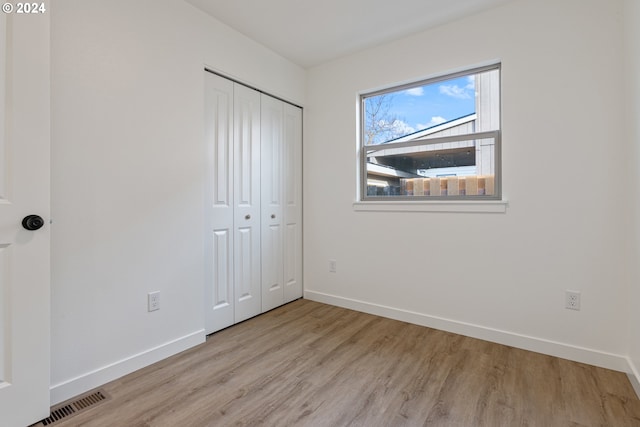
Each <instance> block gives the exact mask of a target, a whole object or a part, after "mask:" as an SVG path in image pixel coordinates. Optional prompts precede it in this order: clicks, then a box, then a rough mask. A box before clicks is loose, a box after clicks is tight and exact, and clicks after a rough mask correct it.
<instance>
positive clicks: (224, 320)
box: [205, 72, 234, 333]
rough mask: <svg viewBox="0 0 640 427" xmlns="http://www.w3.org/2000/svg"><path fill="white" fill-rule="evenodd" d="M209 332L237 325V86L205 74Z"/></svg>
mask: <svg viewBox="0 0 640 427" xmlns="http://www.w3.org/2000/svg"><path fill="white" fill-rule="evenodd" d="M205 140H206V148H207V162H208V165H209V167H208V168H207V176H206V193H205V194H206V196H205V197H206V204H207V207H208V208H207V215H206V218H205V224H206V225H205V226H206V232H205V238H206V245H205V256H206V257H207V259H208V260H209V261H208V262H207V265H208V266H209V268H208V269H207V271H206V272H205V281H206V282H205V283H206V285H205V310H206V311H205V322H206V325H205V329H206V331H207V333H211V332H214V331H216V330H219V329H222V328H225V327H227V326H229V325H231V324H233V320H234V311H233V282H234V272H233V253H234V247H233V243H234V242H233V234H234V228H233V210H234V200H233V196H234V192H233V173H234V167H233V83H232V82H230V81H229V80H226V79H223V78H221V77H219V76H216V75H213V74H210V73H206V72H205Z"/></svg>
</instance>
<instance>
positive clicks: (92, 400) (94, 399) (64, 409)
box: [32, 390, 109, 427]
mask: <svg viewBox="0 0 640 427" xmlns="http://www.w3.org/2000/svg"><path fill="white" fill-rule="evenodd" d="M108 398H109V395H108V394H106V393H105V392H104V391H102V390H98V391H94V392H91V393H90V394H85V395H82V396H80V397H77V398H75V399H73V400H71V401H67V402H63V403H61V404H60V405H57V406H54V407H53V408H51V415H50V416H49V417H48V418H45V419H44V420H42V421H40V422H39V423H37V424H34V425H33V426H32V427H39V426H50V425H54V424H55V423H57V422H58V421H62V420H67V419H69V418H70V417H71V416H73V415H77V414H79V413H80V412H84V411H85V410H87V409H89V408H91V407H92V406H94V405H96V404H97V403H100V402H102V401H104V400H108Z"/></svg>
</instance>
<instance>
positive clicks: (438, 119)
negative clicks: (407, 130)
mask: <svg viewBox="0 0 640 427" xmlns="http://www.w3.org/2000/svg"><path fill="white" fill-rule="evenodd" d="M446 121H447V119H445V118H444V117H440V116H435V117H431V120H430V121H429V123H426V124H422V123H418V124H417V126H418V129H419V130H422V129H427V128H430V127H432V126H436V125H439V124H441V123H444V122H446Z"/></svg>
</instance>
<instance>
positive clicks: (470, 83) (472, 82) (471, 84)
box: [465, 74, 476, 91]
mask: <svg viewBox="0 0 640 427" xmlns="http://www.w3.org/2000/svg"><path fill="white" fill-rule="evenodd" d="M465 89H469V90H473V91H475V90H476V75H475V74H472V75H470V76H467V85H466V86H465Z"/></svg>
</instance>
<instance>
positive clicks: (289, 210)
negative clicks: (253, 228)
mask: <svg viewBox="0 0 640 427" xmlns="http://www.w3.org/2000/svg"><path fill="white" fill-rule="evenodd" d="M283 140H284V168H283V174H284V177H283V178H284V183H283V184H284V202H285V203H284V224H285V225H284V302H285V303H286V302H291V301H293V300H295V299H298V298H300V297H302V109H301V108H299V107H295V106H293V105H290V104H285V105H284V135H283Z"/></svg>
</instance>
